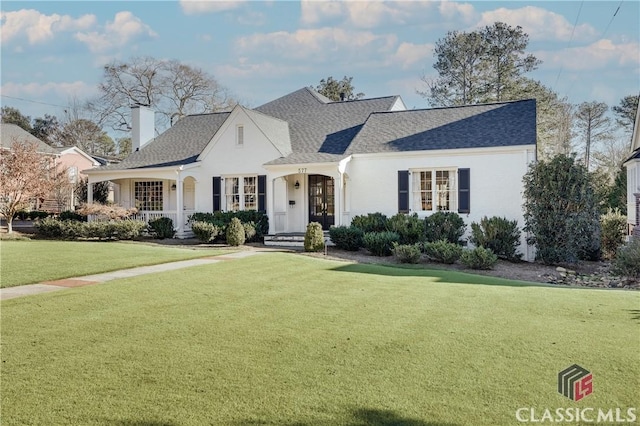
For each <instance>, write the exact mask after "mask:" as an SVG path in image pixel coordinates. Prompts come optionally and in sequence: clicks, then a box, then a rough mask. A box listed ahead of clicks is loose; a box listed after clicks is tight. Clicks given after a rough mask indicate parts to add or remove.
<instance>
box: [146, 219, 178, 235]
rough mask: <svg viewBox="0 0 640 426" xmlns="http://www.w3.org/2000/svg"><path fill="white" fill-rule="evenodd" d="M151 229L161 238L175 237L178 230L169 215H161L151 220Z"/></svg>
mask: <svg viewBox="0 0 640 426" xmlns="http://www.w3.org/2000/svg"><path fill="white" fill-rule="evenodd" d="M149 229H150V230H151V232H152V233H153V234H154V235H155V236H156V238H159V239H161V240H162V239H165V238H173V236H174V235H175V234H176V231H175V230H174V229H173V220H171V219H170V218H168V217H159V218H157V219H153V220H150V221H149Z"/></svg>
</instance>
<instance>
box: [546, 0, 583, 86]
mask: <svg viewBox="0 0 640 426" xmlns="http://www.w3.org/2000/svg"><path fill="white" fill-rule="evenodd" d="M583 5H584V0H582V1H581V2H580V8H579V9H578V14H577V15H576V20H575V22H574V23H573V29H572V30H571V37H569V43H568V44H567V49H569V48H570V47H571V42H573V34H574V33H575V32H576V27H577V26H578V20H579V19H580V12H582V6H583ZM563 68H564V66H563V65H560V69H559V70H558V75H557V76H556V82H555V83H553V88H554V89H555V88H556V87H558V80H560V74H562V69H563Z"/></svg>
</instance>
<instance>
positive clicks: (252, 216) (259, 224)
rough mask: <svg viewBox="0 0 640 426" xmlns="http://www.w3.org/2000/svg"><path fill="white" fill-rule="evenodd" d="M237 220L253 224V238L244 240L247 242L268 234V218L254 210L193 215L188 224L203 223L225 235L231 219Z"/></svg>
mask: <svg viewBox="0 0 640 426" xmlns="http://www.w3.org/2000/svg"><path fill="white" fill-rule="evenodd" d="M234 217H236V218H238V219H239V220H240V222H241V223H242V224H243V225H244V224H253V227H254V229H255V235H254V236H253V238H247V237H248V234H249V233H251V230H249V232H248V233H247V235H246V236H245V238H247V241H252V240H261V239H262V238H263V237H264V236H265V235H267V234H268V233H269V217H268V216H267V215H266V213H264V212H258V211H255V210H243V211H238V212H215V213H194V214H192V215H191V216H189V223H190V224H193V223H194V222H205V223H210V224H212V225H215V226H216V227H217V228H218V230H219V235H223V236H224V235H226V232H227V226H229V223H231V219H233V218H234Z"/></svg>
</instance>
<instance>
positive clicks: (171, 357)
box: [1, 253, 640, 426]
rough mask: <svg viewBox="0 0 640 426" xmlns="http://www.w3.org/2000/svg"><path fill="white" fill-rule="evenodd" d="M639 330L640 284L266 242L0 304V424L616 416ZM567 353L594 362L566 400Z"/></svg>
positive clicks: (628, 389) (636, 369)
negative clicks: (310, 253)
mask: <svg viewBox="0 0 640 426" xmlns="http://www.w3.org/2000/svg"><path fill="white" fill-rule="evenodd" d="M493 283H496V284H500V285H493ZM639 332H640V293H637V292H628V291H603V290H587V289H565V288H551V287H545V286H535V285H528V284H527V283H518V282H510V281H506V280H499V279H494V278H490V277H484V276H483V277H480V276H475V275H469V274H463V273H459V272H447V271H437V273H434V271H429V270H419V269H406V268H396V267H391V266H376V265H353V264H346V263H341V262H334V261H328V260H322V259H316V258H309V257H304V256H299V255H295V254H284V253H275V254H261V255H257V256H253V257H249V258H245V259H241V260H233V261H226V262H220V263H216V264H212V265H205V266H198V267H193V268H189V269H184V270H180V271H173V272H168V273H163V274H152V275H145V276H140V277H136V278H131V279H124V280H118V281H113V282H111V283H109V284H105V285H99V286H91V287H83V288H76V289H70V290H65V291H61V292H55V293H50V294H42V295H37V296H30V297H24V298H19V299H12V300H7V301H4V302H2V355H1V357H2V363H1V366H2V371H1V373H2V382H1V386H2V389H1V390H2V396H1V397H2V424H3V425H18V424H38V425H40V424H42V425H44V424H46V425H59V424H82V425H93V424H104V425H112V424H115V425H203V424H213V425H258V424H260V425H267V424H270V425H282V424H284V425H327V426H328V425H411V426H427V425H470V424H473V425H512V424H517V421H516V418H515V412H516V410H517V409H518V408H522V407H533V408H534V409H535V410H536V412H538V413H539V414H538V416H541V415H542V412H543V410H544V409H546V408H548V409H555V408H558V407H582V408H584V407H595V408H596V409H597V408H604V409H609V408H614V409H615V408H616V407H620V408H622V409H623V410H625V411H624V413H626V409H627V408H628V407H634V406H636V405H637V404H638V401H639V400H640V362H639V361H640V360H639V354H640V339H638V336H639ZM572 364H579V365H580V366H582V367H584V368H586V369H587V370H589V371H590V372H591V373H592V374H593V377H594V379H593V383H594V388H593V389H594V391H593V394H591V395H589V396H587V397H585V398H584V399H583V400H581V401H579V402H573V401H571V400H569V399H568V398H566V397H564V396H562V395H560V394H559V393H558V392H557V382H556V380H557V374H558V372H559V371H561V370H563V369H565V368H567V367H568V366H570V365H572Z"/></svg>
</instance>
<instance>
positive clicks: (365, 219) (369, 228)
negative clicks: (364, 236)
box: [351, 213, 388, 233]
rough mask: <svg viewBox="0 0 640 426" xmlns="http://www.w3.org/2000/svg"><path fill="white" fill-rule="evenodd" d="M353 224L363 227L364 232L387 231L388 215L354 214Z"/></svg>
mask: <svg viewBox="0 0 640 426" xmlns="http://www.w3.org/2000/svg"><path fill="white" fill-rule="evenodd" d="M351 226H355V227H356V228H360V229H362V232H364V233H367V232H384V231H387V230H388V229H387V216H385V215H383V214H382V213H369V214H368V215H366V216H364V215H359V216H354V217H353V219H351Z"/></svg>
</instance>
